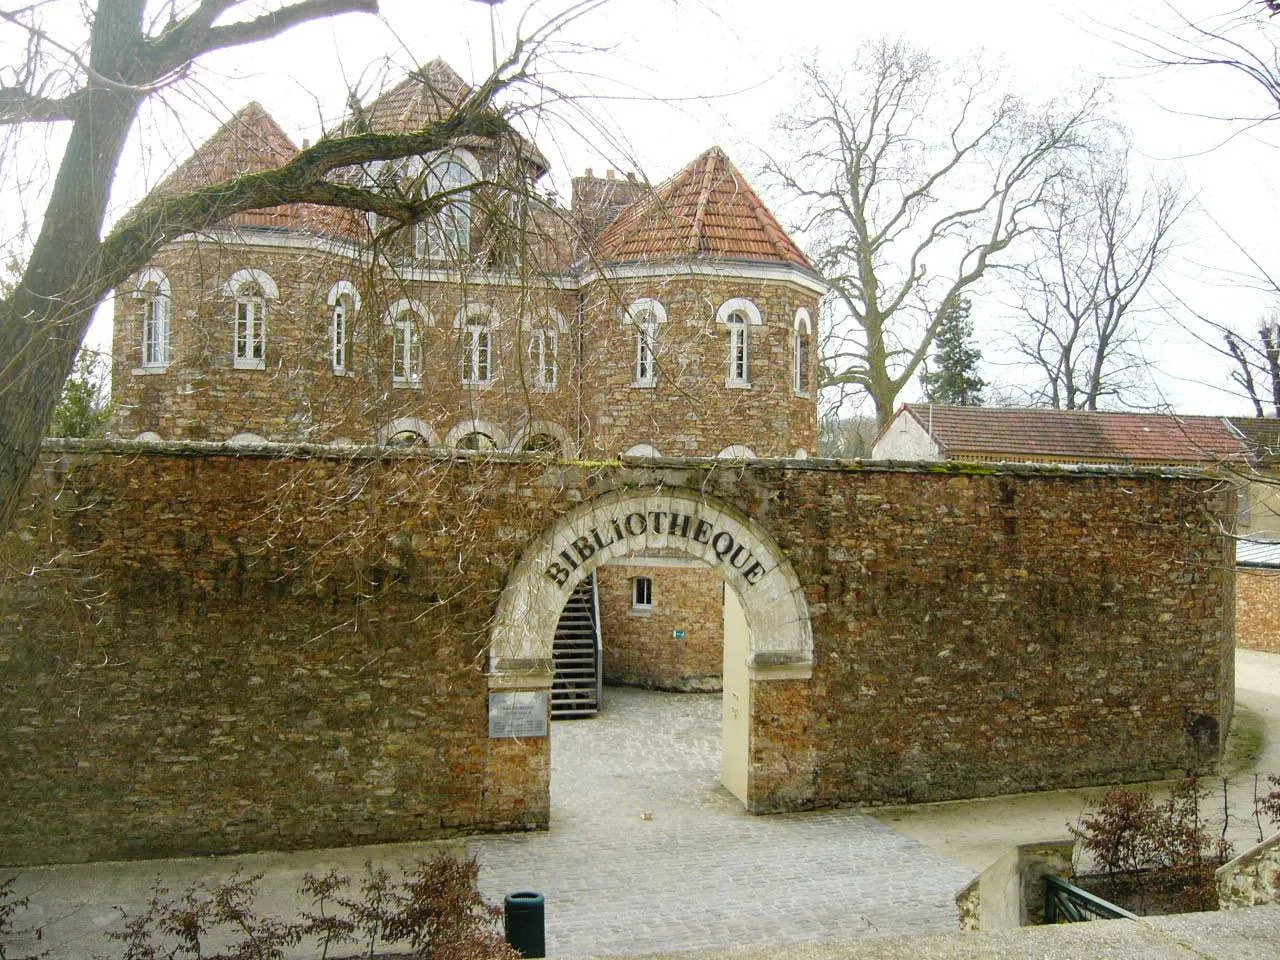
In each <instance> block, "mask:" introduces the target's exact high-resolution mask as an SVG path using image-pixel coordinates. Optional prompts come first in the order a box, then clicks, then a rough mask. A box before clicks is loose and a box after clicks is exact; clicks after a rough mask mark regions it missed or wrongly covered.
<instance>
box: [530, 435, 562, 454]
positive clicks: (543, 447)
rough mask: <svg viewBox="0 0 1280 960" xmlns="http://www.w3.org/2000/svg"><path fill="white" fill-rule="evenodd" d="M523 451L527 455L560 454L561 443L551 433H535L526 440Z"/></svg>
mask: <svg viewBox="0 0 1280 960" xmlns="http://www.w3.org/2000/svg"><path fill="white" fill-rule="evenodd" d="M521 449H522V450H523V451H524V452H525V453H554V454H557V455H558V454H560V453H562V452H563V451H561V449H560V441H559V440H558V439H556V438H555V437H553V436H552V435H551V434H549V433H535V434H532V435H531V436H530V437H528V439H526V440H525V442H524V446H523V447H521Z"/></svg>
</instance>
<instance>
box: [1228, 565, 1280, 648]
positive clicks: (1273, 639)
mask: <svg viewBox="0 0 1280 960" xmlns="http://www.w3.org/2000/svg"><path fill="white" fill-rule="evenodd" d="M1236 643H1237V644H1239V645H1240V646H1241V647H1243V648H1244V649H1246V650H1261V651H1262V652H1264V653H1280V570H1254V569H1250V568H1248V567H1241V568H1240V569H1238V570H1237V571H1236Z"/></svg>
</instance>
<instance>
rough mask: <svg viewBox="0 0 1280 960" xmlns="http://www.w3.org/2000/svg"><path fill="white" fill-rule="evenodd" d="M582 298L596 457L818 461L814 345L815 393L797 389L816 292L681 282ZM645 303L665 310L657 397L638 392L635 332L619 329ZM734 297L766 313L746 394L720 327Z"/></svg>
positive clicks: (610, 288) (756, 329)
mask: <svg viewBox="0 0 1280 960" xmlns="http://www.w3.org/2000/svg"><path fill="white" fill-rule="evenodd" d="M582 296H583V315H584V321H583V322H584V325H585V326H586V328H587V329H589V330H590V331H591V337H590V338H589V339H588V341H587V342H586V343H585V344H584V349H583V357H582V365H583V398H584V408H585V410H586V416H587V419H588V420H589V421H590V423H591V424H592V429H591V436H590V437H589V438H587V446H588V449H589V450H592V451H594V452H596V453H599V454H601V455H603V456H617V455H618V454H619V453H622V452H623V451H625V450H627V449H629V448H630V447H631V446H632V445H635V444H642V443H643V444H649V445H652V446H654V447H656V448H657V449H658V451H659V453H661V454H662V455H663V456H667V457H709V456H715V455H716V454H717V453H719V452H720V451H721V450H723V449H724V448H725V447H728V446H731V445H741V446H745V447H748V448H749V449H750V450H751V451H752V452H753V453H755V454H756V455H757V456H760V457H789V456H792V455H793V454H795V453H796V452H797V451H804V453H805V454H806V455H809V456H812V455H813V454H814V453H815V452H816V450H817V429H818V417H817V404H816V403H815V402H814V398H815V397H816V392H815V390H814V388H815V387H816V372H815V371H816V369H817V353H816V350H817V347H816V345H815V344H816V338H814V337H810V338H809V341H808V345H809V351H810V354H811V359H810V363H809V368H808V369H809V376H810V380H811V386H810V389H809V390H808V391H806V392H805V393H803V394H797V393H796V391H795V390H794V384H793V382H792V373H793V363H794V356H795V349H794V322H795V316H796V311H797V310H799V309H801V308H804V309H806V310H807V311H808V312H809V313H810V315H811V316H813V317H817V312H818V300H817V296H816V295H815V294H813V293H812V292H811V291H808V290H805V289H804V288H802V287H800V286H797V285H795V284H792V283H787V282H782V281H765V280H751V279H744V278H737V277H716V278H711V277H697V276H672V277H666V278H660V279H654V278H649V279H646V280H644V281H638V280H635V281H618V282H613V283H607V284H606V283H604V282H602V281H601V282H596V283H592V284H587V285H585V286H584V288H583V292H582ZM641 298H653V299H656V300H658V301H659V302H660V303H661V304H662V307H663V309H664V310H665V311H666V317H667V319H666V321H665V322H663V323H661V324H659V329H658V338H657V376H656V383H654V384H653V385H652V386H644V385H639V384H637V383H636V382H635V363H634V357H635V351H636V345H635V339H636V328H635V326H634V325H633V324H628V323H624V322H623V319H622V318H623V311H624V309H625V308H626V307H627V306H628V305H629V304H631V303H632V302H635V301H637V300H639V299H641ZM733 298H746V299H749V300H751V301H752V303H754V304H755V305H756V307H757V308H758V309H759V311H760V314H761V321H762V322H761V324H760V325H759V326H754V325H752V326H749V329H748V335H747V336H748V361H749V368H750V383H749V384H748V385H746V386H729V385H727V384H726V379H727V377H728V373H729V362H728V357H729V341H728V334H727V331H726V327H725V325H724V324H723V323H719V322H717V321H716V313H717V310H718V309H719V307H720V306H721V305H722V304H724V303H725V302H726V301H728V300H730V299H733Z"/></svg>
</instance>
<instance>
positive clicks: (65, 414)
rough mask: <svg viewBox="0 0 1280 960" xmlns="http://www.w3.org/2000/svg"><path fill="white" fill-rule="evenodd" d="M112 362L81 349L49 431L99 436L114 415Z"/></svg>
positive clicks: (95, 353)
mask: <svg viewBox="0 0 1280 960" xmlns="http://www.w3.org/2000/svg"><path fill="white" fill-rule="evenodd" d="M110 370H111V364H110V362H109V360H108V358H107V357H104V356H103V355H102V354H100V353H98V352H97V351H96V350H87V349H85V350H81V351H80V352H79V353H78V354H77V355H76V365H75V367H74V369H72V371H71V376H69V377H68V378H67V381H66V383H64V384H63V386H62V396H61V398H59V400H58V406H57V407H56V408H55V409H54V411H53V423H52V424H51V425H50V429H49V433H50V435H51V436H55V437H100V436H102V435H103V434H104V433H105V432H106V429H107V421H108V420H109V419H110V418H111V387H110V384H109V383H108V378H109V375H110Z"/></svg>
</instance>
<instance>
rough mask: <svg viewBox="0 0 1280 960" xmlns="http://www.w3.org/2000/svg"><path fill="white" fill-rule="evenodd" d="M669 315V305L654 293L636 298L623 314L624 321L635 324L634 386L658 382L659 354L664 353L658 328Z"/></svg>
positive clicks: (652, 384) (632, 357)
mask: <svg viewBox="0 0 1280 960" xmlns="http://www.w3.org/2000/svg"><path fill="white" fill-rule="evenodd" d="M666 319H667V311H666V309H665V308H664V307H663V306H662V304H661V303H659V302H658V301H657V300H654V299H653V298H651V297H645V298H642V299H640V300H637V301H636V302H635V303H633V304H631V306H629V307H628V308H627V310H626V312H625V313H624V314H623V316H622V322H623V324H630V325H631V326H632V327H633V328H634V333H633V339H632V355H631V373H632V378H631V385H632V386H633V387H653V386H657V383H658V358H659V356H661V342H660V340H659V329H660V327H661V325H662V324H663V323H665V322H666Z"/></svg>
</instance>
